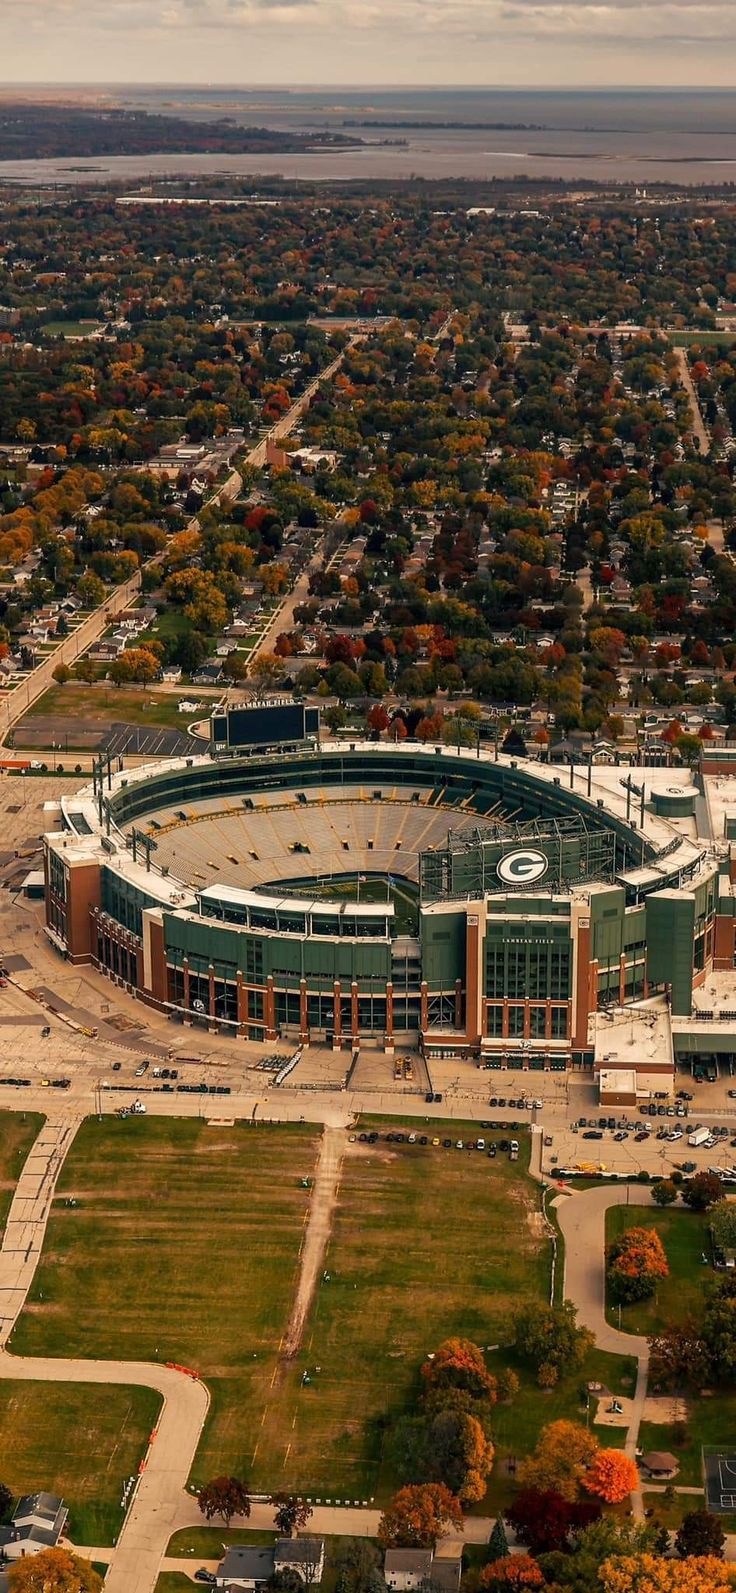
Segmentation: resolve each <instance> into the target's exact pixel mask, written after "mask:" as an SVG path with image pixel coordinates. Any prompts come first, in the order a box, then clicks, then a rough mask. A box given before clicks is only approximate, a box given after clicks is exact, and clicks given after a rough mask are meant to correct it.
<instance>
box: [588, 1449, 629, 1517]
mask: <svg viewBox="0 0 736 1593" xmlns="http://www.w3.org/2000/svg"><path fill="white" fill-rule="evenodd" d="M638 1486H639V1472H638V1470H637V1467H636V1465H635V1463H634V1461H633V1460H631V1459H630V1457H629V1456H628V1455H625V1454H624V1453H623V1450H621V1449H599V1450H598V1454H597V1455H595V1456H594V1458H593V1461H592V1463H591V1465H590V1467H589V1469H588V1471H587V1472H586V1473H585V1476H584V1478H583V1487H584V1488H585V1490H586V1492H587V1493H593V1494H595V1496H596V1498H597V1499H602V1500H603V1501H604V1503H605V1504H620V1502H621V1500H622V1499H626V1498H628V1495H629V1494H630V1493H632V1492H633V1490H634V1488H638Z"/></svg>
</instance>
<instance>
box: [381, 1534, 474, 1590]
mask: <svg viewBox="0 0 736 1593" xmlns="http://www.w3.org/2000/svg"><path fill="white" fill-rule="evenodd" d="M447 1549H448V1551H449V1552H447V1553H439V1554H433V1553H432V1550H431V1549H387V1550H386V1555H385V1558H384V1562H383V1575H384V1579H385V1581H386V1583H387V1585H388V1587H390V1588H396V1589H397V1593H412V1590H413V1589H415V1588H422V1589H425V1588H428V1589H431V1590H432V1593H460V1576H461V1572H462V1546H461V1545H460V1544H459V1543H458V1544H454V1543H453V1544H448V1545H447Z"/></svg>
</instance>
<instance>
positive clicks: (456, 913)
mask: <svg viewBox="0 0 736 1593" xmlns="http://www.w3.org/2000/svg"><path fill="white" fill-rule="evenodd" d="M255 712H256V719H257V723H256V722H255V720H253V716H252V715H251V721H252V722H251V721H249V720H248V715H247V714H244V713H243V712H242V711H238V710H231V711H230V713H229V714H225V715H218V716H215V717H214V718H213V721H212V737H211V743H210V748H209V752H208V754H207V755H203V756H202V757H198V758H187V759H181V760H175V761H171V762H168V763H162V762H158V763H156V764H154V765H151V766H148V767H143V768H136V769H132V770H128V769H125V768H123V767H119V768H116V769H113V767H112V764H111V761H110V760H109V759H108V762H107V765H104V764H103V763H102V762H101V763H100V765H99V766H98V768H97V769H96V770H95V773H94V777H93V782H92V785H91V786H89V787H87V788H85V789H83V790H82V791H80V792H78V793H77V794H76V795H74V796H72V797H64V798H62V799H61V801H60V803H59V807H58V817H57V819H56V827H55V829H54V831H53V833H51V834H48V835H47V836H46V837H45V839H44V858H45V896H46V931H47V934H48V937H49V939H50V941H51V943H52V944H53V945H54V946H55V947H56V949H57V951H58V952H59V953H60V955H62V956H63V957H64V958H65V959H68V960H69V961H70V962H71V963H74V964H84V963H91V964H93V965H94V966H95V967H96V968H97V969H99V970H100V971H101V972H103V973H104V974H106V975H107V976H108V977H109V978H110V979H111V980H112V981H114V982H115V983H116V984H117V985H118V986H120V987H121V988H123V989H125V990H127V991H128V992H129V993H130V994H131V995H132V996H135V997H137V998H139V999H140V1000H142V1001H144V1002H147V1003H149V1004H151V1005H152V1006H154V1007H156V1008H158V1009H159V1010H160V1011H162V1012H165V1013H167V1014H168V1015H169V1017H170V1018H171V1020H172V1021H173V1022H186V1023H191V1024H194V1025H201V1026H204V1027H205V1028H207V1029H210V1030H219V1031H220V1032H223V1033H229V1034H232V1036H233V1038H237V1037H245V1038H247V1039H249V1040H251V1041H256V1042H264V1043H268V1042H273V1041H275V1040H276V1039H277V1038H281V1039H286V1040H287V1041H289V1040H293V1041H294V1042H296V1043H298V1044H301V1045H309V1044H319V1045H323V1046H327V1047H332V1048H333V1049H334V1050H336V1051H337V1050H341V1049H346V1050H350V1051H355V1049H356V1048H359V1047H360V1046H361V1045H372V1046H377V1047H381V1048H383V1049H384V1050H385V1051H386V1052H387V1053H388V1054H389V1055H390V1054H392V1052H393V1050H394V1048H395V1047H396V1046H397V1045H401V1046H402V1047H409V1046H417V1045H418V1046H419V1047H420V1048H421V1050H422V1051H423V1053H424V1056H425V1058H427V1060H428V1061H431V1059H432V1058H433V1057H436V1058H438V1057H457V1058H468V1059H472V1060H473V1061H474V1062H485V1063H486V1064H487V1065H488V1066H490V1067H518V1068H524V1069H538V1070H539V1069H552V1070H563V1069H565V1068H567V1067H569V1066H576V1067H592V1066H593V1065H595V1066H596V1067H597V1068H598V1069H600V1070H603V1071H607V1072H611V1073H615V1074H616V1077H617V1079H618V1083H619V1085H620V1087H621V1090H622V1091H623V1090H624V1078H623V1073H624V1072H626V1073H627V1075H631V1074H632V1071H633V1073H634V1075H635V1080H634V1083H635V1088H636V1087H638V1084H637V1080H638V1081H639V1084H640V1083H641V1081H642V1080H643V1079H645V1078H646V1077H649V1076H654V1075H657V1074H660V1073H661V1072H663V1071H664V1072H668V1071H669V1072H671V1071H672V1068H673V1066H674V1065H675V1064H676V1063H677V1062H680V1063H682V1064H684V1065H689V1066H701V1065H702V1066H703V1067H704V1068H709V1067H710V1066H711V1065H716V1066H719V1067H723V1066H726V1067H728V1068H729V1069H732V1068H733V1066H734V1062H735V1059H736V990H735V991H734V996H733V998H732V1003H731V1004H732V1007H733V1008H734V1011H733V1012H729V1011H726V1012H725V1013H724V1014H723V1015H722V1016H723V1022H722V1023H721V1024H720V1026H719V1028H718V1030H717V1032H716V1030H715V1029H714V1027H713V1023H712V1022H711V1023H710V1024H709V1023H708V1022H707V1021H706V1019H705V1018H703V1017H702V1015H701V1014H702V1013H704V1012H706V1011H707V1010H708V1009H706V1008H705V1007H704V1006H703V1001H704V1000H712V995H711V989H710V986H708V981H709V980H711V981H712V979H713V978H716V979H721V980H722V981H723V980H726V981H727V980H728V979H729V978H730V979H731V981H733V978H734V975H733V969H734V925H735V923H736V918H735V917H734V913H736V901H735V900H734V894H733V891H734V887H733V885H732V875H736V863H735V864H733V865H732V861H731V857H730V850H731V848H730V845H729V841H728V834H729V819H728V810H729V804H730V803H731V800H732V798H731V794H730V791H731V786H732V785H733V787H734V790H733V812H734V826H735V828H734V833H736V781H735V780H734V779H733V776H732V774H731V772H730V770H727V771H726V775H725V778H722V779H721V780H720V781H716V782H713V781H711V782H708V780H707V779H706V778H705V776H704V775H702V774H701V773H700V772H698V773H697V774H696V775H695V776H693V774H692V773H691V772H690V771H688V770H673V769H662V768H652V769H648V768H635V769H629V768H628V767H625V768H624V767H618V766H608V765H604V766H592V765H586V766H575V765H570V766H569V768H568V767H565V768H562V769H560V768H557V767H555V766H554V765H544V764H540V763H537V762H532V761H527V760H525V759H511V758H508V757H503V756H502V755H499V754H498V751H497V749H496V750H494V751H493V752H487V751H484V750H482V749H481V747H480V746H479V747H478V748H476V749H473V750H472V751H468V750H465V749H457V750H455V749H449V748H447V747H435V746H429V745H423V744H418V743H412V742H404V743H401V744H398V745H391V744H385V743H379V742H375V741H370V742H365V743H362V742H340V743H337V742H335V743H331V742H324V741H321V740H320V735H319V724H318V719H317V716H316V713H314V711H312V710H306V711H305V710H303V709H299V710H297V711H296V717H294V713H293V712H292V710H279V709H272V710H257V711H255ZM279 714H281V718H279V717H278V716H279ZM310 714H314V717H313V718H311V719H310V718H308V717H307V716H308V715H310ZM259 715H260V718H259V717H258V716H259ZM715 786H718V788H719V791H718V800H717V801H716V800H715V798H714V787H715ZM717 832H719V833H720V837H721V839H720V840H718V841H716V838H715V837H716V833H717ZM699 992H700V996H699ZM699 999H700V1002H701V1009H700V1010H699V1009H698V1006H697V1003H698V1000H699ZM719 999H720V998H719ZM723 999H724V1001H726V1002H727V1001H728V999H729V997H728V993H727V990H725V993H724V996H723ZM622 1014H623V1015H625V1016H627V1020H628V1017H630V1019H631V1035H632V1039H631V1040H630V1041H626V1042H625V1041H624V1038H623V1030H622V1028H621V1018H622ZM716 1016H717V1017H718V1018H719V1019H720V1017H721V1013H720V1012H719V1013H718V1014H716ZM635 1018H636V1020H637V1023H638V1025H639V1027H638V1028H637V1030H636V1033H637V1035H640V1041H637V1044H636V1045H635V1044H634V1041H633V1035H634V1032H635V1031H634V1027H633V1024H634V1019H635ZM710 1018H711V1020H713V1018H714V1012H713V1011H712V1010H711V1011H710ZM726 1020H728V1021H726ZM731 1020H734V1022H733V1023H732V1022H731ZM627 1047H628V1049H627ZM604 1048H605V1049H604ZM714 1058H715V1064H714V1063H713V1059H714ZM630 1082H631V1081H630V1078H629V1085H630ZM609 1083H610V1081H609ZM627 1087H628V1085H627Z"/></svg>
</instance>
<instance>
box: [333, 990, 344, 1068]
mask: <svg viewBox="0 0 736 1593" xmlns="http://www.w3.org/2000/svg"><path fill="white" fill-rule="evenodd" d="M333 990H334V1012H333V1018H332V1033H333V1040H332V1049H333V1051H339V1050H340V1047H341V1044H342V993H341V990H340V981H339V979H336V980H335V983H334V986H333Z"/></svg>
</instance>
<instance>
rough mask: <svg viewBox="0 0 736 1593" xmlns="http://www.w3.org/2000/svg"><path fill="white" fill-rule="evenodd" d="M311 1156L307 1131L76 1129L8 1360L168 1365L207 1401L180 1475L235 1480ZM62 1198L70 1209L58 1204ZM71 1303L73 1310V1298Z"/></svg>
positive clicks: (257, 1403) (276, 1323)
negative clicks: (192, 1463) (191, 1376)
mask: <svg viewBox="0 0 736 1593" xmlns="http://www.w3.org/2000/svg"><path fill="white" fill-rule="evenodd" d="M317 1144H318V1134H317V1132H316V1131H315V1130H314V1129H313V1128H311V1127H309V1126H308V1125H302V1124H298V1123H295V1124H291V1125H288V1126H284V1127H282V1128H267V1129H266V1128H264V1129H250V1128H249V1127H248V1126H247V1125H242V1124H241V1125H238V1126H236V1127H234V1128H232V1129H227V1128H209V1127H208V1126H207V1124H206V1123H205V1122H203V1121H199V1120H197V1119H190V1118H185V1119H177V1118H160V1119H156V1118H153V1119H147V1120H146V1121H140V1120H138V1119H136V1118H130V1119H128V1120H127V1121H125V1122H120V1121H119V1120H117V1119H114V1120H110V1119H105V1120H104V1121H103V1122H102V1123H98V1122H97V1120H96V1119H94V1118H90V1119H88V1120H87V1121H86V1122H85V1123H84V1124H83V1125H82V1128H81V1129H80V1132H79V1134H78V1135H77V1138H76V1140H75V1142H74V1145H73V1147H72V1149H71V1151H70V1153H69V1156H68V1157H67V1160H66V1162H65V1165H64V1169H63V1172H62V1175H61V1178H60V1180H59V1185H58V1194H57V1198H56V1200H55V1202H54V1208H53V1211H52V1215H51V1219H50V1222H49V1227H48V1231H47V1236H46V1243H45V1245H44V1251H43V1256H42V1259H41V1263H40V1266H39V1268H38V1270H37V1272H36V1276H35V1278H34V1282H33V1287H32V1290H31V1293H30V1296H29V1303H28V1305H27V1306H26V1308H25V1310H24V1312H23V1314H22V1316H21V1318H20V1321H19V1323H18V1326H17V1327H16V1330H15V1333H14V1336H13V1349H14V1351H15V1352H16V1354H25V1355H78V1356H82V1357H94V1356H97V1357H102V1358H106V1357H108V1356H114V1357H115V1358H116V1359H121V1360H137V1359H141V1360H159V1361H167V1360H173V1361H177V1362H180V1363H183V1364H184V1365H188V1366H194V1367H198V1368H200V1369H201V1370H202V1372H203V1373H204V1374H205V1375H206V1378H207V1383H208V1386H209V1388H210V1391H211V1394H212V1404H211V1408H210V1414H209V1417H208V1421H207V1426H206V1429H205V1434H204V1436H203V1440H202V1445H201V1447H200V1451H199V1455H198V1461H197V1466H196V1468H195V1479H196V1481H197V1482H203V1481H205V1480H206V1478H207V1477H209V1476H212V1475H217V1474H218V1473H220V1472H223V1471H228V1472H233V1473H236V1474H237V1473H241V1472H244V1471H246V1472H247V1467H248V1463H249V1461H250V1456H251V1453H252V1448H253V1428H254V1421H255V1419H256V1416H258V1417H260V1413H261V1411H262V1409H263V1405H264V1402H265V1399H266V1397H267V1393H268V1389H269V1387H270V1384H271V1379H272V1377H273V1373H274V1367H275V1363H276V1355H277V1352H278V1345H279V1340H280V1337H281V1334H282V1333H283V1331H284V1327H285V1325H286V1322H287V1320H288V1315H289V1309H290V1305H291V1301H292V1296H293V1289H294V1281H295V1276H296V1268H297V1255H298V1249H299V1243H300V1239H301V1234H302V1225H303V1220H304V1217H305V1215H306V1211H307V1203H308V1199H309V1192H308V1190H305V1189H303V1188H302V1187H301V1179H302V1177H304V1176H306V1175H308V1174H310V1173H311V1172H312V1169H313V1165H314V1158H315V1153H316V1148H317ZM70 1193H73V1194H74V1195H75V1196H76V1198H77V1201H78V1205H77V1207H76V1208H68V1207H66V1206H65V1205H64V1197H65V1196H66V1195H68V1194H70ZM80 1300H84V1310H83V1311H80V1310H79V1301H80Z"/></svg>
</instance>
